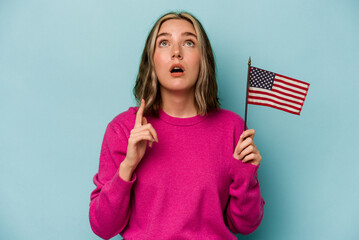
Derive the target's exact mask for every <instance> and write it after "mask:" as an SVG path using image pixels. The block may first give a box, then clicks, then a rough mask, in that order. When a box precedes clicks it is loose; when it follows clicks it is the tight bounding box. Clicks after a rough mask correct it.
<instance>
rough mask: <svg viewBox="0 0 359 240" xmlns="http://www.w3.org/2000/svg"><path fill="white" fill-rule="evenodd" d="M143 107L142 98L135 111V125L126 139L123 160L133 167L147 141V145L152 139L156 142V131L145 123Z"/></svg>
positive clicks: (150, 144) (136, 163)
mask: <svg viewBox="0 0 359 240" xmlns="http://www.w3.org/2000/svg"><path fill="white" fill-rule="evenodd" d="M144 109H145V100H143V99H142V101H141V106H140V107H139V108H138V111H137V113H136V121H135V126H134V128H133V129H132V130H131V134H130V137H129V139H128V145H127V154H126V158H125V160H124V161H126V165H127V166H129V167H131V168H132V169H135V168H136V167H137V165H138V164H139V162H140V161H141V159H142V158H143V155H145V152H146V145H147V141H149V144H148V145H149V146H150V147H152V143H153V142H154V141H156V142H158V137H157V132H156V130H155V129H154V128H153V126H152V125H151V123H147V119H146V118H145V117H143V111H144Z"/></svg>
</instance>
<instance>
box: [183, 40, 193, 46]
mask: <svg viewBox="0 0 359 240" xmlns="http://www.w3.org/2000/svg"><path fill="white" fill-rule="evenodd" d="M185 45H186V46H187V47H193V46H194V43H193V42H192V41H186V43H185Z"/></svg>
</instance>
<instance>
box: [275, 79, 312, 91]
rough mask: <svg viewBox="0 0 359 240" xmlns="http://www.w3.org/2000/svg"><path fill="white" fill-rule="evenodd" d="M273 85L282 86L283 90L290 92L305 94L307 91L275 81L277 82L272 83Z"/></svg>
mask: <svg viewBox="0 0 359 240" xmlns="http://www.w3.org/2000/svg"><path fill="white" fill-rule="evenodd" d="M273 87H278V88H282V89H285V90H288V91H291V92H294V93H298V94H305V93H306V92H307V91H304V90H302V89H297V88H293V87H291V86H288V85H285V84H283V83H277V82H274V83H273Z"/></svg>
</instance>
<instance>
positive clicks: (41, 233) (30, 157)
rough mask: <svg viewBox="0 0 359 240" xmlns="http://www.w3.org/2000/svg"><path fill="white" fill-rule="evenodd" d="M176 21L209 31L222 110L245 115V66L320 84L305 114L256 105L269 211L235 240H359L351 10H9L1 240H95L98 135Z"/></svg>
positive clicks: (166, 4)
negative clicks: (160, 27)
mask: <svg viewBox="0 0 359 240" xmlns="http://www.w3.org/2000/svg"><path fill="white" fill-rule="evenodd" d="M170 10H186V11H189V12H191V13H193V14H194V15H195V16H197V18H198V19H199V20H200V21H201V22H202V24H203V25H204V27H205V29H206V31H207V33H208V35H209V38H210V40H211V43H212V47H213V49H214V53H215V58H216V64H217V76H218V85H219V95H220V98H221V102H222V107H223V108H226V109H230V110H232V111H235V112H237V113H238V114H240V115H242V116H243V114H244V101H245V93H244V88H245V79H246V74H247V73H246V72H247V61H248V57H249V56H251V57H252V65H253V66H256V67H260V68H263V69H266V70H269V71H273V72H276V73H279V74H283V75H286V76H289V77H293V78H297V79H300V80H302V81H305V82H309V83H310V84H311V85H310V89H309V93H308V96H307V99H306V102H305V104H304V107H303V110H302V113H301V116H297V115H292V114H289V113H286V112H283V111H279V110H276V109H273V108H267V107H262V106H254V105H250V106H249V110H248V125H249V127H250V128H254V129H255V130H256V132H257V134H256V138H255V142H256V144H257V146H258V148H259V150H260V151H261V154H262V156H263V161H262V165H261V167H260V170H259V179H260V183H261V189H262V194H263V197H264V199H265V200H266V206H265V215H264V219H263V222H262V224H261V226H260V227H259V228H258V229H257V230H256V232H254V233H253V234H251V235H249V236H241V235H238V238H239V239H276V240H280V239H283V240H284V239H286V240H287V239H291V240H293V239H294V240H296V239H326V240H329V239H359V228H358V225H359V207H358V198H359V189H358V185H357V184H358V182H359V174H358V170H359V161H358V157H357V155H356V154H357V151H358V143H357V142H358V141H357V138H358V134H359V131H358V126H357V123H358V122H359V114H358V107H357V103H358V102H359V97H358V96H359V94H358V91H359V83H358V82H359V79H358V76H359V73H358V71H359V70H358V69H359V60H358V59H359V57H358V55H359V47H358V46H359V44H358V43H359V14H358V12H359V11H358V10H359V4H358V1H354V0H352V1H350V0H343V1H340V0H338V1H324V0H320V1H309V0H303V1H299V0H298V1H287V0H273V1H263V0H257V1H248V0H246V1H209V0H206V1H191V0H188V1H169V0H162V1H132V2H131V1H119V0H117V1H115V0H109V1H105V0H101V1H100V0H99V1H95V0H71V1H70V0H61V1H59V0H52V1H46V0H38V1H36V0H27V1H25V0H24V1H20V0H18V1H15V0H0V114H1V118H0V123H1V124H0V152H1V154H0V158H1V161H0V173H1V174H0V187H1V189H0V192H1V193H0V194H1V197H0V239H30V240H31V239H40V240H41V239H70V240H71V239H76V240H77V239H98V237H96V236H95V235H94V234H93V233H92V231H91V228H90V225H89V220H88V207H89V202H90V193H91V191H92V190H93V189H94V187H95V186H94V185H93V182H92V178H93V176H94V174H95V173H96V172H97V168H98V158H99V154H100V146H101V143H102V137H103V134H104V132H105V128H106V125H107V123H108V122H109V121H110V120H111V119H112V118H113V117H114V116H115V115H117V114H118V113H120V112H122V111H125V110H127V109H128V107H130V106H134V105H135V101H134V97H133V96H132V88H133V86H134V82H135V77H136V75H137V71H138V66H139V62H140V56H141V53H142V50H143V47H144V43H145V39H146V37H147V35H148V32H149V31H150V29H151V27H152V25H153V24H154V22H155V21H156V20H157V18H158V17H159V16H160V15H162V14H163V13H166V12H167V11H170ZM114 239H121V238H120V237H115V238H114Z"/></svg>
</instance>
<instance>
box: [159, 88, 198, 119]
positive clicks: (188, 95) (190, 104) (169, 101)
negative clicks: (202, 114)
mask: <svg viewBox="0 0 359 240" xmlns="http://www.w3.org/2000/svg"><path fill="white" fill-rule="evenodd" d="M161 99H162V106H161V108H162V110H163V111H164V112H165V113H167V114H168V115H170V116H172V117H178V118H188V117H194V116H197V115H198V113H197V109H196V107H195V105H194V90H193V89H192V90H191V91H190V92H167V91H166V90H164V89H161Z"/></svg>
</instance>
